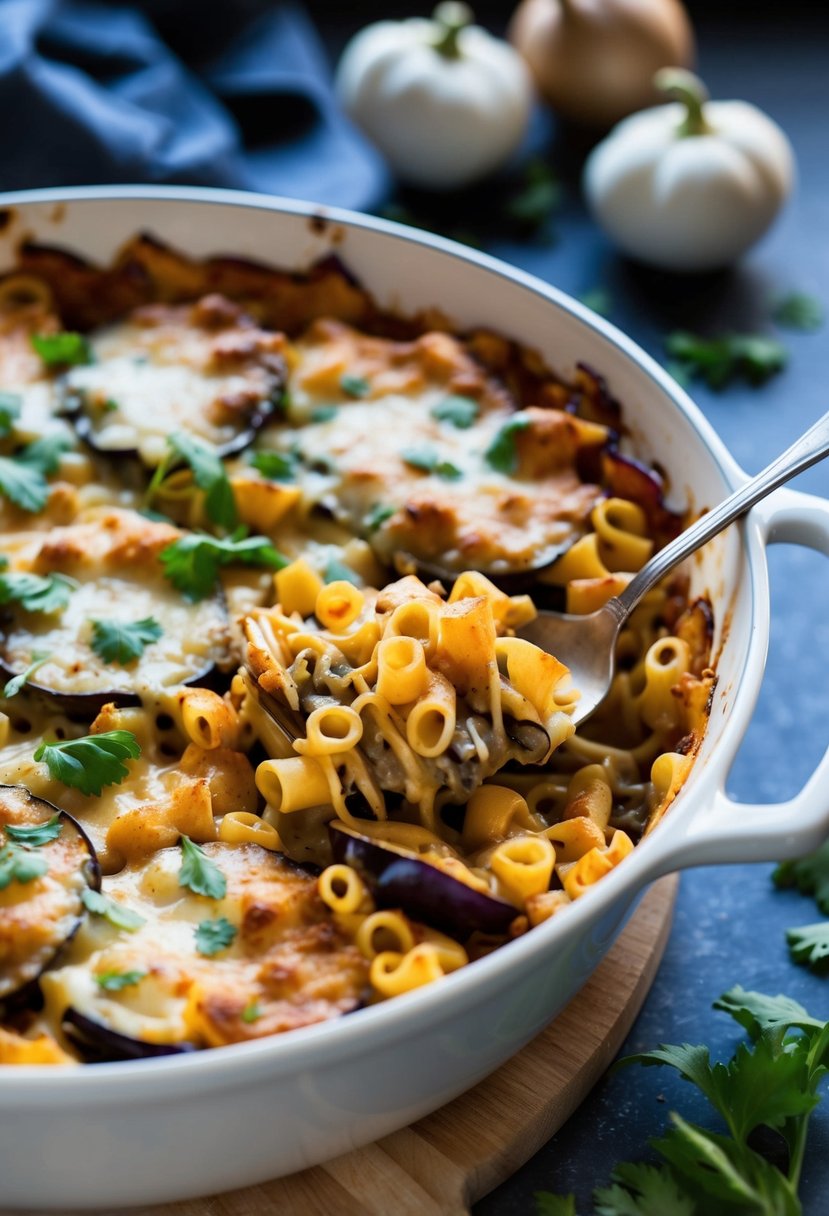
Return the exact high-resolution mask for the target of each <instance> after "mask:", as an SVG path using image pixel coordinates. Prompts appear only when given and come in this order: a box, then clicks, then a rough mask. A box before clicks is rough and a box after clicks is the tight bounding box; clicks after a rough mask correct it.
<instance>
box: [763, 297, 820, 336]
mask: <svg viewBox="0 0 829 1216" xmlns="http://www.w3.org/2000/svg"><path fill="white" fill-rule="evenodd" d="M825 315H826V314H825V310H824V307H823V305H822V304H821V302H820V300H818V299H817V298H816V297H815V296H810V295H806V293H805V292H802V291H793V292H791V294H790V295H787V296H783V297H782V298H781V299H780V300H778V301H777V303H776V304H775V305H774V309H773V311H772V317H773V319H774V320H775V321H776V322H777V324H778V325H784V326H785V327H786V328H787V329H801V330H803V331H804V332H805V333H814V332H815V330H817V329H820V327H821V326H822V325H823V322H824V319H825Z"/></svg>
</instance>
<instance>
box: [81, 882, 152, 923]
mask: <svg viewBox="0 0 829 1216" xmlns="http://www.w3.org/2000/svg"><path fill="white" fill-rule="evenodd" d="M81 900H82V901H83V906H84V907H85V908H86V910H87V912H91V913H92V915H93V916H101V917H103V918H104V920H107V921H109V923H110V924H111V925H113V926H114V927H115V928H116V929H126V930H127V931H128V932H130V933H134V932H135V930H136V929H140V928H141V926H142V925H143V924H146V921H145V920H144V917H143V916H141V915H140V914H139V913H138V912H134V911H133V910H132V908H127V907H126V906H125V905H124V904H120V903H118V902H117V901H116V900H114V899H110V898H109V897H108V896H107V895H103V894H102V893H101V892H100V891H95V890H93V888H92V887H85V888H84V890H83V892H82V893H81Z"/></svg>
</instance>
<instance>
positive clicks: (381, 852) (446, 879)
mask: <svg viewBox="0 0 829 1216" xmlns="http://www.w3.org/2000/svg"><path fill="white" fill-rule="evenodd" d="M329 835H330V837H331V848H332V851H333V853H334V859H335V861H338V862H340V863H341V864H343V865H348V866H351V867H352V869H354V870H356V871H357V873H358V874H359V875H360V876H361V878H362V879H363V881H364V882H365V884H366V886H367V887H368V888H369V890H370V891H371V893H372V895H373V896H374V899H375V900H376V902H377V903H378V904H379V906H380V907H382V908H402V910H403V911H404V912H405V913H406V915H407V916H410V917H411V918H412V920H416V921H422V922H423V923H424V924H426V925H432V926H433V927H434V928H436V929H441V930H442V931H443V932H444V933H450V934H451V935H452V936H453V937H459V938H466V937H468V936H469V935H470V933H473V932H474V931H475V930H476V929H478V930H480V931H481V932H482V933H494V934H500V933H506V932H507V930H508V929H509V926H510V924H511V923H512V921H514V920H515V918H516V916H518V909H517V908H515V907H514V906H513V905H512V904H508V903H506V902H505V901H504V900H502V899H496V898H495V896H493V895H486V894H485V893H484V892H483V891H476V890H475V889H474V888H473V887H468V886H467V885H466V884H465V883H462V882H459V881H458V879H457V878H453V877H452V876H451V874H447V873H445V871H443V870H440V869H438V867H437V866H435V865H431V864H430V863H429V862H428V861H422V860H421V859H420V858H419V857H417V856H415V854H414V853H409V852H407V851H406V850H404V849H400V848H398V847H396V846H395V845H391V844H388V843H386V842H384V843H383V844H380V843H379V842H378V841H376V840H370V839H369V837H367V836H359V835H357V833H355V832H352V831H351V830H350V829H349V828H346V827H344V826H343V825H341V824H337V823H331V824H329Z"/></svg>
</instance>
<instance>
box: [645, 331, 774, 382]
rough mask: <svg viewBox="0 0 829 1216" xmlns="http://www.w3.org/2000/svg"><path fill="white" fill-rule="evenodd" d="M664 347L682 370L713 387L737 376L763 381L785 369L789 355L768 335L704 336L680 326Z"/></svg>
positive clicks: (669, 336)
mask: <svg viewBox="0 0 829 1216" xmlns="http://www.w3.org/2000/svg"><path fill="white" fill-rule="evenodd" d="M665 349H666V350H667V352H668V354H669V355H670V356H671V357H672V358H673V359H675V360H676V363H677V365H678V367H679V369H680V371H682V372H684V373H686V374H687V375H689V376H692V377H700V378H702V379H704V380H706V381H707V383H708V384H709V386H710V387H711V388H714V389H717V388H724V387H725V385H726V384H728V382H729V381H730V380H733V379H734V378H735V377H738V376H740V377H742V378H743V379H744V380H747V381H748V382H749V384H754V385H759V384H763V383H765V381H766V380H768V379H769V378H770V377H771V376H774V375H776V373H777V372H780V371H782V370H783V368H784V367H785V366H786V364H787V362H788V358H789V355H788V352H787V350H786V348H785V347H784V346H783V345H782V344H781V343H780V342H778V341H777V339H776V338H770V337H768V336H767V335H765V334H725V335H723V336H722V337H717V338H702V337H700V336H699V335H698V334H692V333H689V332H688V331H687V330H684V329H680V330H676V331H675V332H674V333H672V334H669V335H668V337H667V338H666V339H665Z"/></svg>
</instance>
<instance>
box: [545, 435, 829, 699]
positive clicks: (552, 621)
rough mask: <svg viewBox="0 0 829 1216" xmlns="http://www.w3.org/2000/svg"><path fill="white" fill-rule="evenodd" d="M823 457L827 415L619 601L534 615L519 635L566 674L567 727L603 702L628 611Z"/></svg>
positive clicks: (674, 544)
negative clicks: (571, 702)
mask: <svg viewBox="0 0 829 1216" xmlns="http://www.w3.org/2000/svg"><path fill="white" fill-rule="evenodd" d="M827 453H829V413H827V414H824V415H823V417H822V418H821V419H819V420H818V421H817V422H816V423H815V424H814V426H812V427H810V428H809V430H808V431H807V432H806V434H805V435H802V436H801V437H800V439H798V440H796V441H795V442H794V443H793V444H792V446H791V447H790V448H787V449H786V451H785V452H783V454H782V456H778V457H777V459H776V460H773V461H772V462H771V464H770V465H768V467H767V468H765V469H763V471H762V473H758V474H757V476H756V477H752V478H751V480H750V481H747V482H746V483H745V485H742V486H740V488H739V490H735V491H734V493H733V494H729V496H728V498H726V499H724V500H723V501H722V502H721V503H720V504H719V506H717V507H714V509H713V510H711V511H708V512H707V513H706V514H705V515H703V516H701V517H700V518H699V519H698V520H697V521H696V523H693V524H692V525H691V527H690V528H686V530H685V531H684V532H681V533H680V535H679V536H677V538H676V539H675V540H672V541H671V543H670V544H669V545H666V546H665V548H664V549H660V550H659V552H658V553H657V554H655V555H654V556H653V557H652V558H651V560H650V561H649V562H647V563H646V564H645V565H644V566H643V567H642V569H641V570H640V571H639V572H638V573H637V574H636V575H634V577H633V578H632V579H631V581H630V582H629V583H628V585H627V587H625V589H624V591H623V592H622V593H621V595H618V596H614V597H613V599H610V600H608V601H607V603H606V604H605V605H604V607H603V608H600V609H599V610H598V611H597V612H591V613H590V614H589V615H587V616H573V615H570V614H567V613H559V612H544V611H540V612H539V614H538V616H537V618H536V619H535V620H534V621H531V622H530V623H529V624H528V625H525V626H524V627H523V628H522V630H521V635H522V637H525V638H528V639H529V641H531V642H534V643H535V644H536V646H540V647H541V649H542V650H546V651H548V652H549V653H550V654H554V655H555V656H556V658H559V659H561V661H562V662H563V663H566V664H567V665H568V667H569V668H570V672H571V678H572V682H573V686H574V687H575V688H577V689H578V690H579V692H580V693H581V696H580V698H579V700H578V701H577V703H576V705H575V708H574V710H573V721H574V722H576V723H579V722H583V721H584V719H585V718H588V717H589V716H590V714H592V713H593V711H594V710H595V709H597V708H598V706H599V705H600V703H601V702H602V701H603V700H604V698H605V697H606V696H607V693H608V691H609V689H610V682H611V680H612V679H613V670H614V666H615V661H616V655H615V651H616V645H615V643H616V638H617V636H618V633H619V630H620V629H621V627H622V625H623V624H624V623H625V621H626V620H627V618H628V617H629V616H630V614H631V612H632V611H633V609H634V608H635V607H636V605H637V604H638V603H639V601H640V600H641V599H642V597H643V596H644V595H645V594H646V593H647V592H648V591H650V589H651V587H653V586H654V585H655V584H656V583H658V582H659V580H660V579H661V578H662V577H663V576H664V575H666V574H667V573H668V571H669V570H673V568H674V566H678V565H679V563H680V562H681V561H683V560H684V559H685V558H686V557H690V555H691V554H692V553H695V552H696V551H697V549H700V548H701V547H702V546H703V545H704V544H705V543H706V542H707V541H709V540H711V538H712V537H714V536H716V535H717V534H718V533H720V532H722V530H723V529H724V528H726V527H727V526H728V525H729V524H730V523H733V521H734V520H735V519H738V518H739V517H740V516H741V515H744V514H745V512H746V511H748V510H749V508H751V507H753V506H754V504H755V503H757V502H759V501H760V499H761V498H765V497H766V495H767V494H770V493H771V492H772V490H776V489H777V487H778V486H782V485H783V483H784V482H786V481H789V479H790V478H792V477H794V475H795V474H796V473H801V472H803V470H804V469H808V468H809V466H810V465H813V464H816V463H817V462H818V461H819V460H822V459H823V457H824V456H826V455H827Z"/></svg>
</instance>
